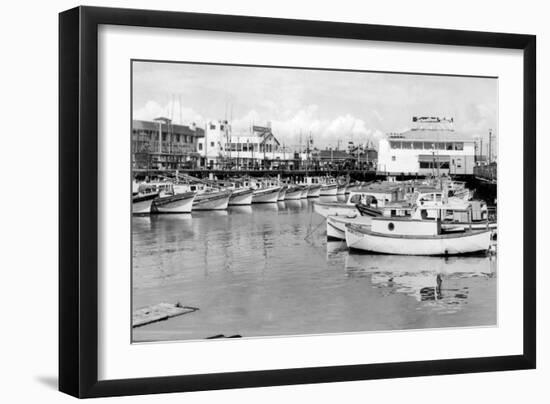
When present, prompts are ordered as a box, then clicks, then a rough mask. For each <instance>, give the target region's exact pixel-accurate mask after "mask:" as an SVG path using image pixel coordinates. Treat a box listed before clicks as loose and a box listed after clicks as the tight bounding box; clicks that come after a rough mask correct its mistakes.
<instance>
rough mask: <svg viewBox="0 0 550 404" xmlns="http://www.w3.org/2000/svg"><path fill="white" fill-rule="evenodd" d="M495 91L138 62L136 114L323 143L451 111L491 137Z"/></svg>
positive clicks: (487, 82)
mask: <svg viewBox="0 0 550 404" xmlns="http://www.w3.org/2000/svg"><path fill="white" fill-rule="evenodd" d="M497 90H498V81H497V80H496V79H491V78H469V77H443V76H429V75H425V76H424V75H407V74H383V73H369V72H342V71H321V70H299V69H281V68H261V67H241V66H216V65H201V64H184V63H152V62H134V64H133V114H134V115H133V118H134V119H143V120H151V119H154V118H156V117H159V116H167V117H169V118H172V119H173V120H174V122H175V123H183V124H190V123H191V122H195V123H197V124H198V125H201V126H204V124H205V123H206V122H207V121H208V120H215V119H225V118H227V119H230V118H232V123H233V132H234V133H240V132H246V131H247V130H248V128H250V125H252V124H256V125H264V124H265V123H266V121H271V124H272V128H273V132H274V134H275V136H276V137H277V138H278V139H279V140H280V141H281V143H284V144H286V145H289V146H296V145H298V143H299V138H300V133H302V134H303V139H305V134H309V133H311V134H312V135H313V140H314V143H315V146H317V147H321V148H324V147H327V146H333V147H335V146H337V144H338V141H340V142H341V143H340V145H341V146H342V147H345V145H346V144H347V142H348V141H350V140H351V141H354V142H355V143H365V142H366V141H367V140H370V141H374V142H375V144H376V143H377V139H379V138H380V137H381V136H383V135H384V134H385V133H387V132H397V131H402V130H406V129H408V128H410V126H411V123H412V122H411V118H412V117H413V116H446V117H454V119H455V130H456V131H459V132H461V133H463V134H465V135H467V136H472V137H475V136H480V135H481V136H484V137H485V138H486V136H487V133H488V130H489V129H490V128H491V129H493V131H494V132H495V133H496V132H498V131H497V130H496V129H497V112H498V93H497ZM180 100H181V103H180ZM304 141H305V140H304Z"/></svg>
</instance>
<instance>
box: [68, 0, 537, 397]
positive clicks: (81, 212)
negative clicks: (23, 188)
mask: <svg viewBox="0 0 550 404" xmlns="http://www.w3.org/2000/svg"><path fill="white" fill-rule="evenodd" d="M59 23H60V52H59V55H60V65H59V69H60V72H59V75H60V90H59V91H60V93H59V95H60V131H59V137H60V212H62V215H61V216H60V323H59V332H60V375H59V382H60V389H61V390H62V391H64V392H66V393H68V394H71V395H74V396H77V397H99V396H112V395H132V394H147V393H161V392H181V391H195V390H211V389H222V388H239V387H260V386H271V385H286V384H302V383H322V382H334V381H347V380H362V379H379V378H394V377H408V376H423V375H426V376H427V375H441V374H453V373H470V372H486V371H499V370H516V369H530V368H534V367H535V356H536V355H535V315H536V311H535V306H536V305H535V301H536V295H535V284H536V283H535V276H536V274H535V252H536V242H535V233H536V230H535V229H536V217H535V216H536V214H535V209H534V206H535V198H536V196H535V195H536V189H535V178H536V177H535V127H536V122H535V120H536V113H535V60H536V58H535V37H534V36H532V35H520V34H505V33H489V32H472V31H453V30H441V29H426V28H411V27H397V26H379V25H364V24H350V23H338V22H325V21H308V20H285V19H275V18H260V17H244V16H227V15H214V14H194V13H181V12H164V11H145V10H125V9H107V8H93V7H92V8H90V7H79V8H76V9H72V10H68V11H66V12H63V13H61V14H60V17H59Z"/></svg>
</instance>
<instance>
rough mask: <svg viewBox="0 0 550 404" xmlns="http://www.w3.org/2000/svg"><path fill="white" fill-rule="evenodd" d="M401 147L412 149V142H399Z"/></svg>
mask: <svg viewBox="0 0 550 404" xmlns="http://www.w3.org/2000/svg"><path fill="white" fill-rule="evenodd" d="M401 148H402V149H412V142H402V143H401Z"/></svg>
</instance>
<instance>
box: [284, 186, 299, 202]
mask: <svg viewBox="0 0 550 404" xmlns="http://www.w3.org/2000/svg"><path fill="white" fill-rule="evenodd" d="M301 197H302V187H301V186H299V185H289V186H288V189H287V190H286V193H285V201H295V200H298V199H300V198H301Z"/></svg>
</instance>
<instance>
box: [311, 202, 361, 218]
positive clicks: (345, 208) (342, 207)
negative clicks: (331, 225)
mask: <svg viewBox="0 0 550 404" xmlns="http://www.w3.org/2000/svg"><path fill="white" fill-rule="evenodd" d="M313 211H314V212H315V213H317V214H319V215H321V216H323V217H327V216H354V215H357V214H359V211H358V210H357V207H356V206H355V205H353V204H348V203H345V202H321V201H315V202H313Z"/></svg>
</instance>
